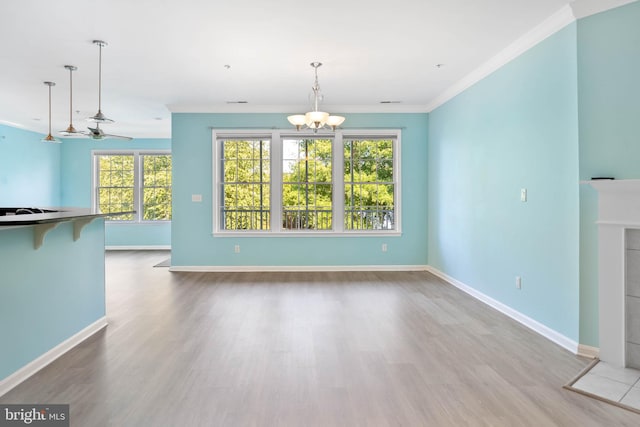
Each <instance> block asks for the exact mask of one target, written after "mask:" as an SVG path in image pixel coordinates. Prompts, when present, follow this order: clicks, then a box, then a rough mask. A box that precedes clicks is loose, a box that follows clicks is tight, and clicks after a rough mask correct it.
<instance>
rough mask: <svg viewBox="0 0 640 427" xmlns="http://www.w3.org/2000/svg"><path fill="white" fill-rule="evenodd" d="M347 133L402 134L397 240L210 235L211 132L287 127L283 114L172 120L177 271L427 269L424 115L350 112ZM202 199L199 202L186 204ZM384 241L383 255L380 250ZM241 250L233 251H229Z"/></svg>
mask: <svg viewBox="0 0 640 427" xmlns="http://www.w3.org/2000/svg"><path fill="white" fill-rule="evenodd" d="M346 118H347V121H346V122H345V125H347V126H348V127H349V128H363V129H365V128H371V127H375V128H402V149H401V151H402V159H401V161H402V168H401V170H402V228H403V234H402V236H400V237H333V238H332V237H315V238H314V237H306V238H300V237H272V238H269V237H260V238H249V237H246V238H230V237H213V235H212V179H213V170H212V151H211V149H212V140H211V138H212V131H211V128H212V127H216V128H224V129H231V128H267V129H269V128H272V127H276V128H283V129H289V128H290V125H289V124H288V122H287V120H286V114H186V113H181V114H173V115H172V141H173V149H172V152H173V221H172V222H173V224H172V237H171V242H172V264H173V265H174V266H207V265H209V266H238V265H240V266H243V265H244V266H265V265H268V266H271V265H272V266H304V265H310V266H316V265H336V266H337V265H378V264H380V265H383V264H384V265H387V264H389V265H425V264H426V261H427V223H426V209H427V199H426V191H427V168H426V163H427V131H428V117H427V114H350V115H346ZM192 194H201V195H202V202H201V203H194V202H192V201H191V195H192ZM381 243H387V245H388V252H386V253H383V252H382V251H381V248H380V247H381ZM236 244H239V245H240V246H241V252H240V253H239V254H235V253H234V252H233V247H234V245H236Z"/></svg>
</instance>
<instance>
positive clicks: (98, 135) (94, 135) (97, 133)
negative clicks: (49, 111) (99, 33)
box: [85, 40, 133, 141]
mask: <svg viewBox="0 0 640 427" xmlns="http://www.w3.org/2000/svg"><path fill="white" fill-rule="evenodd" d="M93 44H96V45H98V47H99V51H100V53H99V57H98V112H97V113H96V114H95V115H94V116H92V117H89V118H88V119H87V120H88V121H90V122H94V123H95V124H96V127H95V128H92V127H87V128H88V129H89V132H87V133H85V135H87V136H88V137H89V138H91V139H96V140H100V139H107V138H117V139H125V140H128V141H130V140H132V139H133V138H131V137H128V136H121V135H112V134H108V133H104V131H103V130H102V129H100V123H113V120H111V119H109V118H107V117H106V116H105V115H104V114H103V113H102V48H103V47H104V46H106V45H107V42H105V41H102V40H94V41H93Z"/></svg>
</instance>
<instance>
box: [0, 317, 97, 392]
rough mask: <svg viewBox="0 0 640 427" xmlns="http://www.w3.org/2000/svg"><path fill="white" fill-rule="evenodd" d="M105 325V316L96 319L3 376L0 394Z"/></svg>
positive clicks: (0, 383)
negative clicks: (6, 375) (11, 372)
mask: <svg viewBox="0 0 640 427" xmlns="http://www.w3.org/2000/svg"><path fill="white" fill-rule="evenodd" d="M106 326H107V318H106V316H105V317H102V318H100V319H98V320H96V321H95V322H93V323H92V324H90V325H89V326H87V327H86V328H84V329H83V330H81V331H80V332H78V333H77V334H75V335H73V336H72V337H70V338H68V339H66V340H65V341H63V342H61V343H60V344H58V345H57V346H55V347H54V348H52V349H51V350H49V351H47V352H46V353H44V354H43V355H42V356H40V357H38V358H37V359H35V360H32V361H31V362H29V363H28V364H26V365H25V366H23V367H22V368H20V369H18V370H17V371H16V372H14V373H13V374H11V375H9V376H8V377H6V378H4V379H3V380H2V381H0V396H3V395H5V394H6V393H8V392H9V391H10V390H12V389H13V388H14V387H16V386H17V385H19V384H20V383H22V382H23V381H25V380H26V379H28V378H29V377H30V376H32V375H33V374H35V373H36V372H38V371H39V370H41V369H42V368H44V367H45V366H47V365H48V364H50V363H51V362H53V361H54V360H56V359H57V358H58V357H60V356H62V355H63V354H65V353H66V352H67V351H69V350H71V349H72V348H74V347H75V346H77V345H78V344H80V343H81V342H82V341H84V340H86V339H87V338H89V337H90V336H91V335H93V334H95V333H96V332H98V331H99V330H101V329H103V328H104V327H106Z"/></svg>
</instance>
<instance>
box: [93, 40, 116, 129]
mask: <svg viewBox="0 0 640 427" xmlns="http://www.w3.org/2000/svg"><path fill="white" fill-rule="evenodd" d="M93 44H97V45H98V46H99V52H100V53H99V56H98V112H97V113H96V115H95V116H93V117H89V118H88V119H87V120H88V121H90V122H94V123H113V120H111V119H108V118H107V117H105V115H104V114H102V48H103V47H105V46H106V45H107V42H104V41H102V40H94V41H93Z"/></svg>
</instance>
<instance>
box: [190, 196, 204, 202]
mask: <svg viewBox="0 0 640 427" xmlns="http://www.w3.org/2000/svg"><path fill="white" fill-rule="evenodd" d="M191 201H192V202H201V201H202V194H192V195H191Z"/></svg>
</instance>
